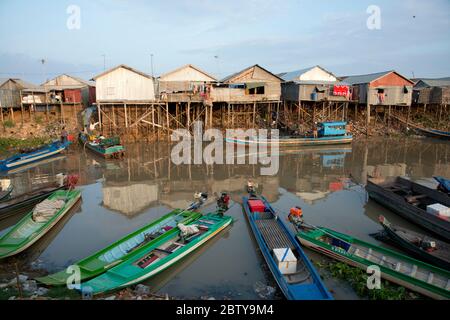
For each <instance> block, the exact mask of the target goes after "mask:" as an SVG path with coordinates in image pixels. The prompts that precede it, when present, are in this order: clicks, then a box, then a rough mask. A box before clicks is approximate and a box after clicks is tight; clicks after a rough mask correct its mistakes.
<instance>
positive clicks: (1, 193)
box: [0, 184, 14, 204]
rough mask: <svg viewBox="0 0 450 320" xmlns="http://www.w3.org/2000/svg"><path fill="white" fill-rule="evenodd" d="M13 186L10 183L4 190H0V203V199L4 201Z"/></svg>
mask: <svg viewBox="0 0 450 320" xmlns="http://www.w3.org/2000/svg"><path fill="white" fill-rule="evenodd" d="M13 189H14V187H13V185H12V184H10V185H9V186H8V188H6V189H5V190H2V191H0V204H1V202H2V201H5V200H6V199H9V196H10V194H11V192H12V191H13Z"/></svg>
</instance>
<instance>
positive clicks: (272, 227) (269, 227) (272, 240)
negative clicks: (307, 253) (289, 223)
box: [255, 219, 295, 250]
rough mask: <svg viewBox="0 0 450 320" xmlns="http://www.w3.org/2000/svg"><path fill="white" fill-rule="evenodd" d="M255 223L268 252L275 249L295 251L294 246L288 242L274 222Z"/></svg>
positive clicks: (257, 221)
mask: <svg viewBox="0 0 450 320" xmlns="http://www.w3.org/2000/svg"><path fill="white" fill-rule="evenodd" d="M255 223H256V227H257V228H258V229H259V231H260V232H261V235H262V237H263V239H264V240H265V241H266V244H267V246H268V247H269V249H270V250H273V249H276V248H290V249H291V250H294V249H295V247H294V244H293V243H292V242H291V241H290V240H289V238H288V236H287V235H286V233H284V231H283V229H282V228H281V227H280V225H279V224H278V222H277V221H276V220H274V219H267V220H255Z"/></svg>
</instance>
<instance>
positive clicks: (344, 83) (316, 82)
mask: <svg viewBox="0 0 450 320" xmlns="http://www.w3.org/2000/svg"><path fill="white" fill-rule="evenodd" d="M290 82H294V83H297V84H323V85H326V84H336V85H349V83H347V82H345V81H339V80H338V81H319V80H300V81H290Z"/></svg>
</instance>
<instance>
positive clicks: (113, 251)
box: [36, 209, 202, 286]
mask: <svg viewBox="0 0 450 320" xmlns="http://www.w3.org/2000/svg"><path fill="white" fill-rule="evenodd" d="M201 216H202V214H201V213H199V212H193V211H187V210H182V209H176V210H174V211H172V212H170V213H168V214H166V215H164V216H162V217H161V218H159V219H157V220H155V221H153V222H151V223H150V224H148V225H146V226H145V227H143V228H141V229H139V230H136V231H135V232H133V233H131V234H129V235H127V236H126V237H124V238H122V239H120V240H118V241H116V242H114V243H113V244H111V245H109V246H108V247H106V248H104V249H102V250H100V251H98V252H96V253H94V254H93V255H91V256H89V257H87V258H85V259H83V260H80V261H78V262H76V263H75V264H74V265H76V266H78V267H79V268H80V272H81V273H80V281H81V282H83V281H87V280H89V279H91V278H93V277H95V276H98V275H100V274H102V273H103V272H105V271H107V270H108V269H110V268H112V267H114V266H116V265H117V264H119V263H121V262H122V261H125V260H126V259H127V258H128V257H129V256H131V254H132V253H133V252H134V251H136V250H137V249H141V248H144V247H148V246H151V245H152V244H153V243H155V242H157V241H158V240H160V239H161V238H162V237H166V236H167V235H171V234H176V233H177V232H178V228H177V225H178V223H183V224H187V223H189V222H191V221H195V220H197V219H199V218H200V217H201ZM70 276H71V274H70V273H67V272H66V270H62V271H60V272H57V273H54V274H51V275H48V276H45V277H41V278H37V279H36V280H37V281H39V282H41V283H44V284H46V285H50V286H60V285H66V282H67V278H68V277H70Z"/></svg>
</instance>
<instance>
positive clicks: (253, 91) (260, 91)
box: [248, 87, 264, 94]
mask: <svg viewBox="0 0 450 320" xmlns="http://www.w3.org/2000/svg"><path fill="white" fill-rule="evenodd" d="M248 94H264V87H256V88H251V89H248Z"/></svg>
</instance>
